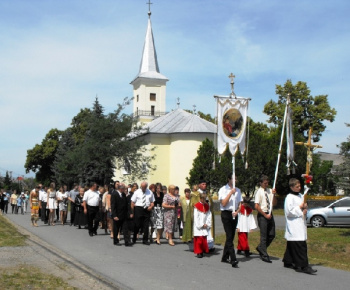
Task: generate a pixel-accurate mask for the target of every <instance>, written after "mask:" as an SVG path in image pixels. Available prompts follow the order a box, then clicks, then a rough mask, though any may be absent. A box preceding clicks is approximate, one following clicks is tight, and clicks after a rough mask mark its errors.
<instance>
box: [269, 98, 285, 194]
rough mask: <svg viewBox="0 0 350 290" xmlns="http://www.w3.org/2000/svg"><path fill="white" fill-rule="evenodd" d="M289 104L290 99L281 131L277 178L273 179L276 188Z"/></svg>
mask: <svg viewBox="0 0 350 290" xmlns="http://www.w3.org/2000/svg"><path fill="white" fill-rule="evenodd" d="M288 106H289V102H288V99H287V103H286V108H285V110H284V117H283V126H282V132H281V140H280V146H279V149H278V156H277V164H276V170H275V178H274V181H273V187H272V188H276V182H277V175H278V167H279V164H280V159H281V150H282V143H283V138H284V128H285V126H286V120H287V109H288Z"/></svg>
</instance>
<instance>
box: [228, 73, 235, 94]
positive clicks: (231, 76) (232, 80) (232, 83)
mask: <svg viewBox="0 0 350 290" xmlns="http://www.w3.org/2000/svg"><path fill="white" fill-rule="evenodd" d="M228 77H229V79H231V94H230V98H232V97H233V96H234V97H235V98H236V94H235V92H234V85H235V82H234V79H235V77H236V76H235V75H234V74H233V73H231V74H230V75H229V76H228Z"/></svg>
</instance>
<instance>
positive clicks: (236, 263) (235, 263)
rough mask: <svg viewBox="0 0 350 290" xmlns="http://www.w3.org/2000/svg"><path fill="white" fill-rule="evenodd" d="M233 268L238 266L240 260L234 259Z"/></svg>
mask: <svg viewBox="0 0 350 290" xmlns="http://www.w3.org/2000/svg"><path fill="white" fill-rule="evenodd" d="M232 268H238V261H237V260H236V261H233V262H232Z"/></svg>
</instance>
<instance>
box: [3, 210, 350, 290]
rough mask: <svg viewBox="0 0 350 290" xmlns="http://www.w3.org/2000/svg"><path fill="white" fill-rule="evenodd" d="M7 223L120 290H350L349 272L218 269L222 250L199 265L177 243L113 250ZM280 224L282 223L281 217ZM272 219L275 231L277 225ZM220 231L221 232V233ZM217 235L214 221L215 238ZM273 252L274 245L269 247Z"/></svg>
mask: <svg viewBox="0 0 350 290" xmlns="http://www.w3.org/2000/svg"><path fill="white" fill-rule="evenodd" d="M7 217H8V218H9V219H10V220H11V221H13V222H14V223H16V224H18V225H19V226H21V227H24V228H25V229H26V230H28V231H30V232H31V233H33V234H35V235H36V236H38V237H39V238H40V239H41V240H43V241H45V242H47V243H49V244H50V245H52V246H53V248H57V249H58V250H59V251H63V252H64V253H66V254H68V255H69V256H70V258H71V259H75V260H77V261H78V262H80V263H81V264H83V265H85V266H86V267H89V268H90V269H92V271H93V272H94V273H95V274H97V275H101V276H103V277H104V279H105V280H107V281H109V282H111V283H113V284H114V285H115V286H116V287H119V288H122V289H153V290H154V289H175V288H177V289H232V288H233V287H239V286H240V287H242V286H243V285H244V288H249V289H293V290H294V289H302V288H306V289H337V290H338V289H349V285H350V275H349V272H346V271H340V270H334V269H331V268H326V267H322V266H320V265H314V266H313V267H314V268H315V269H317V270H318V273H317V275H314V276H310V275H306V274H302V273H297V272H295V271H294V270H291V269H286V268H284V267H283V263H282V261H281V260H279V259H277V258H273V257H271V258H272V260H273V263H272V264H267V263H264V262H262V261H261V260H260V259H259V257H258V255H253V256H252V258H250V259H246V258H243V257H242V256H238V260H239V268H238V269H235V268H232V267H231V265H229V264H224V263H221V261H220V260H221V255H222V248H221V247H217V251H216V253H214V254H213V255H210V256H205V257H204V258H203V259H198V258H196V257H195V256H194V254H193V253H192V252H190V251H189V248H188V246H187V245H185V244H182V243H180V242H178V243H177V244H176V246H175V247H171V246H169V245H167V244H166V243H165V242H166V241H165V240H163V243H164V244H162V245H160V246H158V245H156V244H152V245H150V246H146V245H142V244H141V243H140V242H139V241H138V242H137V243H136V245H134V246H133V247H124V246H114V245H113V243H112V240H111V239H110V237H109V235H104V230H98V235H97V236H94V237H90V236H89V235H88V232H87V230H83V229H82V230H79V229H77V228H75V227H70V226H69V225H65V226H62V225H59V224H56V226H47V225H43V223H42V222H39V227H37V228H35V227H32V226H31V224H30V214H28V213H27V214H26V215H12V214H8V215H7ZM280 218H281V219H283V217H280ZM280 218H279V217H276V224H277V227H280V223H279V221H277V219H278V220H279V219H280ZM220 228H221V230H220ZM220 231H222V226H221V221H220V217H217V232H220ZM271 247H273V244H272V245H271Z"/></svg>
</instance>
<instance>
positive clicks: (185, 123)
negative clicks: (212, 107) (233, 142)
mask: <svg viewBox="0 0 350 290" xmlns="http://www.w3.org/2000/svg"><path fill="white" fill-rule="evenodd" d="M146 128H148V132H149V133H157V134H172V133H212V134H214V133H216V125H215V124H213V123H211V122H209V121H207V120H204V119H202V118H201V117H199V116H197V115H194V114H191V113H188V112H186V111H184V110H182V109H180V108H178V109H176V110H174V111H171V112H170V113H168V114H166V115H164V116H162V117H159V118H157V119H155V120H153V121H152V122H150V123H149V124H147V125H146Z"/></svg>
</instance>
